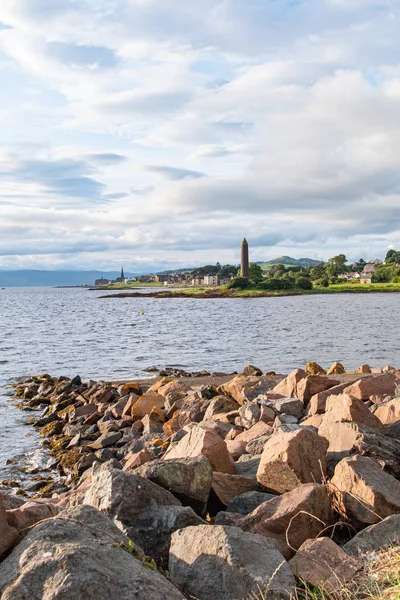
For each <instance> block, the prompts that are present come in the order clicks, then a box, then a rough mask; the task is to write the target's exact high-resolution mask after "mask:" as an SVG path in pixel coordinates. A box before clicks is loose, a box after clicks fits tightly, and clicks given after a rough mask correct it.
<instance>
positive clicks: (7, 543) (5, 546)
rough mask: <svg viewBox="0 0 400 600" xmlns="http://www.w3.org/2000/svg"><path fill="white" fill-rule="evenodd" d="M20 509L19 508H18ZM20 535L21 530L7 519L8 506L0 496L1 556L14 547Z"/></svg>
mask: <svg viewBox="0 0 400 600" xmlns="http://www.w3.org/2000/svg"><path fill="white" fill-rule="evenodd" d="M17 510H18V509H17ZM18 537H19V531H18V529H16V528H15V527H11V525H10V524H9V523H8V521H7V516H6V507H5V504H4V500H3V498H1V497H0V558H1V557H2V556H3V554H5V553H6V552H7V550H9V549H10V548H12V547H13V545H14V544H15V543H16V541H17V540H18Z"/></svg>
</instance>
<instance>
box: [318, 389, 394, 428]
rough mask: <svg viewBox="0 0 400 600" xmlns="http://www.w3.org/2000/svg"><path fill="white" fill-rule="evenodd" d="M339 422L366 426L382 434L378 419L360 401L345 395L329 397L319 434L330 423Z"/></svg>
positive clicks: (381, 426)
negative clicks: (350, 422)
mask: <svg viewBox="0 0 400 600" xmlns="http://www.w3.org/2000/svg"><path fill="white" fill-rule="evenodd" d="M339 421H352V422H355V423H359V424H361V425H367V427H372V428H373V429H376V430H377V431H380V432H383V430H384V429H383V425H382V423H381V422H380V421H379V419H378V418H377V417H376V416H375V415H373V414H372V412H371V411H370V410H369V409H368V408H367V406H365V404H364V402H362V400H358V399H357V398H354V397H353V396H349V395H348V394H346V393H343V394H340V396H330V397H329V398H328V400H327V402H326V413H325V416H324V418H323V421H322V423H321V425H320V428H319V430H318V431H319V434H320V435H322V436H323V435H324V431H325V430H326V429H327V428H328V427H330V425H331V423H335V422H339Z"/></svg>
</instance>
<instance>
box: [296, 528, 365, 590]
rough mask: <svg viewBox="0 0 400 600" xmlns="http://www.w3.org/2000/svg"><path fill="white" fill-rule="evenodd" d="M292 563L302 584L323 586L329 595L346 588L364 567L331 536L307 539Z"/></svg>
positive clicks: (322, 588)
mask: <svg viewBox="0 0 400 600" xmlns="http://www.w3.org/2000/svg"><path fill="white" fill-rule="evenodd" d="M289 564H290V566H291V567H292V570H293V573H294V574H295V575H296V576H297V577H298V578H299V579H301V581H304V582H307V583H309V584H311V585H312V586H314V587H316V586H319V588H320V590H321V591H323V592H325V593H326V594H330V593H334V592H335V591H336V590H338V589H339V588H342V587H343V586H344V585H345V584H346V583H348V582H349V581H351V580H352V579H353V577H354V575H355V574H356V573H357V571H359V570H360V569H361V567H362V563H361V562H360V561H359V560H357V559H355V558H353V557H352V556H349V555H348V554H347V553H346V552H345V551H344V550H342V548H340V547H339V546H338V545H337V544H335V542H334V541H333V540H331V539H330V538H328V537H320V538H318V539H316V540H306V541H305V542H304V544H302V545H301V546H300V548H299V550H298V552H297V554H296V556H294V557H293V558H292V559H291V561H290V563H289Z"/></svg>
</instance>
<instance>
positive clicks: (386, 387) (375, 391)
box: [345, 373, 400, 402]
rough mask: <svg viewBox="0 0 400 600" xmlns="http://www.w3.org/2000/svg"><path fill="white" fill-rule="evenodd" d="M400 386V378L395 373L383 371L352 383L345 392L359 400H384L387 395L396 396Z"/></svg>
mask: <svg viewBox="0 0 400 600" xmlns="http://www.w3.org/2000/svg"><path fill="white" fill-rule="evenodd" d="M399 386H400V378H399V377H397V376H396V375H395V374H394V373H383V374H382V375H375V376H373V377H363V378H362V379H358V380H357V381H355V382H354V383H352V384H351V385H350V386H349V387H347V388H346V389H345V392H346V393H347V394H349V395H350V396H353V397H354V398H358V399H359V400H369V399H370V398H371V399H372V400H373V401H374V402H382V400H384V399H385V397H386V396H394V395H395V394H396V390H397V388H398V387H399Z"/></svg>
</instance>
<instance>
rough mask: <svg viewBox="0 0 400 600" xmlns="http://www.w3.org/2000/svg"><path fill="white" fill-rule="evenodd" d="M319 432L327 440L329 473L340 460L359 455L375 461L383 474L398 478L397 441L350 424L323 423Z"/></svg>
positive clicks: (399, 451)
mask: <svg viewBox="0 0 400 600" xmlns="http://www.w3.org/2000/svg"><path fill="white" fill-rule="evenodd" d="M319 433H320V435H323V436H324V437H325V438H326V439H327V440H328V441H329V448H328V455H327V464H328V473H329V474H333V471H334V470H335V467H336V465H337V464H338V463H339V462H340V461H341V460H342V459H343V458H346V457H347V456H352V455H354V454H361V455H362V456H369V457H370V458H375V459H376V460H377V461H378V462H379V464H380V466H381V467H382V468H383V469H384V470H385V471H387V472H388V473H390V474H391V475H393V476H394V477H400V440H397V439H393V438H391V437H389V436H386V435H382V434H381V433H380V432H379V431H377V430H376V429H372V428H371V427H367V426H366V425H360V424H359V423H352V422H351V421H340V422H339V423H336V422H333V423H330V424H326V425H325V426H324V428H322V427H320V429H319Z"/></svg>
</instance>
